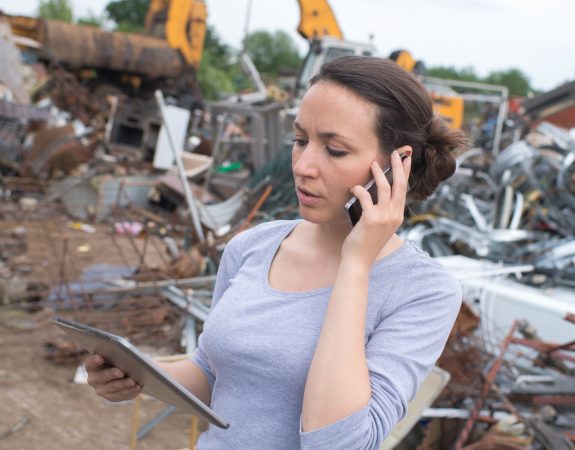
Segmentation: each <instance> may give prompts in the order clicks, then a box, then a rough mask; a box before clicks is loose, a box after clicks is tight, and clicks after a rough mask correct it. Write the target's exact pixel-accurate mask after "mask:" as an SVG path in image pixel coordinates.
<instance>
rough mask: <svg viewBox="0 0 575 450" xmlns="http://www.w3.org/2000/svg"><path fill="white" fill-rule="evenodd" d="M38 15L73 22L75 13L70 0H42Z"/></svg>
mask: <svg viewBox="0 0 575 450" xmlns="http://www.w3.org/2000/svg"><path fill="white" fill-rule="evenodd" d="M38 16H39V17H43V18H44V19H56V20H63V21H65V22H72V19H73V18H74V13H73V11H72V5H71V4H70V0H40V5H39V6H38Z"/></svg>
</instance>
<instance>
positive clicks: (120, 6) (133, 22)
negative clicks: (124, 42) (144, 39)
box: [106, 0, 150, 32]
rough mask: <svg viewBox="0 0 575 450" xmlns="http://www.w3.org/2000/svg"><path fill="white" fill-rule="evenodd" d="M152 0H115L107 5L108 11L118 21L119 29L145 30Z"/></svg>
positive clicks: (111, 17)
mask: <svg viewBox="0 0 575 450" xmlns="http://www.w3.org/2000/svg"><path fill="white" fill-rule="evenodd" d="M149 5H150V0H115V1H112V2H110V3H108V5H107V6H106V13H107V14H108V16H109V17H110V19H112V20H113V21H114V22H115V23H116V29H117V30H118V31H125V32H141V31H143V30H144V24H145V21H146V14H147V12H148V6H149Z"/></svg>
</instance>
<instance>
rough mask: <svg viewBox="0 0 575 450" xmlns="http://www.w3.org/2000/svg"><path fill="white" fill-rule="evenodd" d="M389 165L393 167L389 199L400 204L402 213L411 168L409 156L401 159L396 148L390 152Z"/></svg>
mask: <svg viewBox="0 0 575 450" xmlns="http://www.w3.org/2000/svg"><path fill="white" fill-rule="evenodd" d="M402 149H403V147H402ZM391 167H392V169H393V188H392V190H391V201H392V202H393V203H394V204H398V206H401V209H402V213H403V207H404V206H405V196H406V195H407V180H408V179H409V170H410V169H411V158H409V157H408V158H405V159H404V160H402V159H401V156H400V153H399V152H398V151H397V150H396V151H394V152H393V153H392V154H391ZM406 171H407V173H406Z"/></svg>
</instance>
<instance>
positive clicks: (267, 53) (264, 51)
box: [244, 31, 301, 78]
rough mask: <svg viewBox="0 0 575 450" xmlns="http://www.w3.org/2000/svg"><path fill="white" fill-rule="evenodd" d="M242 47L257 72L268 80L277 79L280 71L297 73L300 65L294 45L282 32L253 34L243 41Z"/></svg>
mask: <svg viewBox="0 0 575 450" xmlns="http://www.w3.org/2000/svg"><path fill="white" fill-rule="evenodd" d="M244 47H245V49H246V51H247V53H248V54H249V55H250V57H251V58H252V60H253V62H254V64H255V66H256V67H257V68H258V70H259V71H260V72H261V73H262V74H263V75H264V76H266V77H268V78H275V77H277V75H278V74H279V73H280V72H281V71H289V72H297V70H298V69H299V67H300V65H301V57H300V55H299V53H298V51H297V47H296V44H295V42H294V41H293V39H292V38H291V37H290V35H289V34H287V33H286V32H284V31H276V32H275V33H273V34H271V33H268V32H267V31H256V32H253V33H251V34H249V35H248V36H247V38H246V39H245V41H244Z"/></svg>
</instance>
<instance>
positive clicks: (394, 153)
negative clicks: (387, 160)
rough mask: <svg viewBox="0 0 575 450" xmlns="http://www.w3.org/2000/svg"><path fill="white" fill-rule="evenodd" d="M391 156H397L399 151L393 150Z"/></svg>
mask: <svg viewBox="0 0 575 450" xmlns="http://www.w3.org/2000/svg"><path fill="white" fill-rule="evenodd" d="M391 156H393V157H394V158H399V152H398V151H397V150H394V151H393V153H392V154H391Z"/></svg>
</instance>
